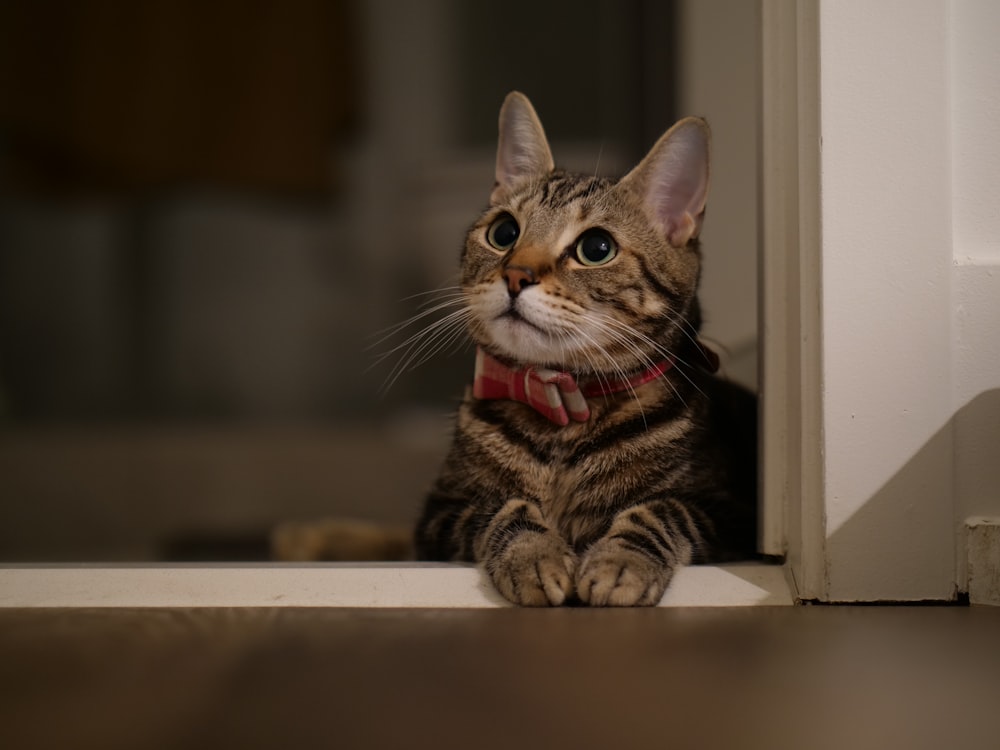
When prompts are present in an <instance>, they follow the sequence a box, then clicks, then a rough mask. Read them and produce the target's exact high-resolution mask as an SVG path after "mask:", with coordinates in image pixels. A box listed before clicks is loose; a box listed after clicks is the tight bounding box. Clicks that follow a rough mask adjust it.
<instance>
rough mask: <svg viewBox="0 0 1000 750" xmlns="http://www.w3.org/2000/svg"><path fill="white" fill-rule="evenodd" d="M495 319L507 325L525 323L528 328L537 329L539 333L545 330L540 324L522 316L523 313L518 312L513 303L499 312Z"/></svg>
mask: <svg viewBox="0 0 1000 750" xmlns="http://www.w3.org/2000/svg"><path fill="white" fill-rule="evenodd" d="M496 319H497V320H498V321H502V322H505V323H507V324H509V325H519V324H520V325H526V326H528V327H529V328H532V329H534V330H536V331H538V332H539V333H545V332H546V331H545V330H544V329H543V328H542V327H541V326H539V325H538V324H536V323H533V322H532V321H530V320H528V319H527V318H526V317H524V315H522V314H521V313H520V312H518V310H517V308H516V307H515V306H514V305H511V306H510V307H508V308H507V309H506V310H505V311H504V312H502V313H500V314H499V315H498V316H497V317H496Z"/></svg>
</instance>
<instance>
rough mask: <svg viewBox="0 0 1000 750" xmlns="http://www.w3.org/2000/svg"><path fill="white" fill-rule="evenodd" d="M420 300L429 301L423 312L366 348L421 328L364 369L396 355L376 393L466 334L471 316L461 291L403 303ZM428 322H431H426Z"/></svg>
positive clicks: (454, 288)
mask: <svg viewBox="0 0 1000 750" xmlns="http://www.w3.org/2000/svg"><path fill="white" fill-rule="evenodd" d="M424 296H429V297H430V298H429V299H427V300H425V301H424V302H423V303H422V304H421V307H422V308H424V309H422V310H421V311H420V312H418V313H417V314H415V315H413V316H411V317H409V318H407V319H406V320H404V321H402V322H401V323H397V324H395V325H393V326H390V327H388V328H386V329H384V330H382V331H380V332H379V333H378V334H376V336H378V338H377V339H376V340H375V341H374V342H373V343H372V344H371V345H370V346H369V347H368V350H371V349H374V348H376V347H379V346H381V345H382V344H385V343H386V342H387V341H390V340H392V339H393V338H394V337H397V336H400V335H401V334H403V333H404V332H406V331H407V330H408V329H410V328H412V327H413V326H415V325H418V324H421V325H422V327H421V328H419V329H418V330H416V331H414V332H413V333H412V334H410V335H409V336H407V337H406V338H405V339H404V340H403V341H401V342H400V343H398V344H396V345H395V346H393V347H391V348H390V349H388V350H386V351H384V352H382V353H381V354H380V355H379V356H377V357H376V358H375V361H374V362H373V363H372V365H371V367H369V368H368V369H369V370H370V369H372V368H373V367H376V366H378V365H380V364H382V363H383V362H385V361H386V360H387V359H389V358H390V357H393V356H394V355H399V358H398V360H397V361H396V362H395V364H394V365H393V366H392V368H391V369H390V371H389V374H388V375H387V376H386V379H385V381H384V382H383V384H382V387H381V388H380V392H381V393H383V394H384V393H385V392H387V391H388V390H389V389H390V388H391V387H392V386H393V384H395V382H396V381H397V380H398V379H399V377H400V376H401V375H402V374H403V373H404V372H406V371H408V370H412V369H415V368H416V367H419V366H420V365H422V364H423V363H424V362H426V361H428V360H429V359H431V358H433V357H435V356H436V355H437V354H439V353H440V352H441V351H442V350H445V349H448V348H449V347H453V346H454V344H455V342H456V341H458V340H460V339H461V338H462V337H463V336H464V334H465V332H466V329H467V324H468V322H469V319H470V317H471V315H472V313H471V311H470V310H469V307H468V304H467V297H466V294H465V292H464V290H462V288H461V287H457V286H448V287H442V288H441V289H436V290H433V291H430V292H423V293H419V294H416V295H411V296H410V297H408V298H407V299H413V298H415V297H424ZM442 313H443V314H442ZM428 318H433V319H432V320H430V321H429V322H427V319H428Z"/></svg>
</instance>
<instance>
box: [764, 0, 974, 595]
mask: <svg viewBox="0 0 1000 750" xmlns="http://www.w3.org/2000/svg"><path fill="white" fill-rule="evenodd" d="M761 8H762V33H763V61H762V63H763V64H762V73H763V82H762V83H763V86H762V90H763V96H762V119H763V122H762V125H763V128H762V131H763V136H762V143H761V148H762V164H763V170H762V173H763V174H762V180H763V194H762V225H763V229H762V244H761V247H762V255H763V259H764V262H763V263H762V269H763V270H762V273H763V276H762V285H763V290H762V342H763V389H762V391H763V394H764V398H763V417H764V424H765V428H764V433H763V434H764V448H763V450H764V488H765V498H767V500H766V504H765V514H764V524H763V540H762V541H763V545H764V549H765V551H769V552H779V551H781V550H782V549H784V550H786V551H787V554H788V560H789V565H790V569H791V571H792V573H793V575H794V578H795V581H796V584H797V588H798V593H799V596H800V597H801V598H803V599H815V600H822V601H879V600H895V601H914V600H924V599H932V600H942V599H951V598H953V597H954V596H955V593H956V570H955V561H956V558H957V557H958V555H957V554H956V547H955V544H956V541H955V540H956V520H955V502H954V478H953V476H952V474H953V471H952V467H953V438H952V432H953V430H952V415H953V398H952V390H951V388H952V386H951V379H952V371H953V365H952V342H951V332H952V316H953V312H952V286H951V278H952V239H951V192H950V191H951V179H950V177H951V174H950V170H951V155H950V140H949V139H950V128H951V113H950V107H949V93H950V90H949V85H950V82H949V61H950V36H949V34H950V30H949V28H950V27H949V20H950V15H949V14H950V6H949V5H948V4H946V3H940V2H938V1H937V0H906V1H905V2H904V1H901V0H897V1H894V2H879V3H870V2H867V0H836V2H829V1H824V0H800V1H799V2H795V0H763V2H762V6H761ZM775 498H780V502H778V501H776V500H775ZM775 506H780V507H778V508H777V509H776V508H775ZM772 511H775V512H772ZM782 511H783V512H782ZM782 530H784V531H785V534H786V535H784V536H783V535H782Z"/></svg>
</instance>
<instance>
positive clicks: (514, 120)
mask: <svg viewBox="0 0 1000 750" xmlns="http://www.w3.org/2000/svg"><path fill="white" fill-rule="evenodd" d="M554 166H555V164H554V163H553V161H552V152H551V151H550V150H549V143H548V140H547V139H546V138H545V130H544V129H543V128H542V123H541V121H540V120H539V119H538V115H536V114H535V110H534V108H533V107H532V106H531V102H530V101H529V100H528V97H526V96H525V95H524V94H521V93H519V92H517V91H512V92H511V93H509V94H508V95H507V98H506V99H504V103H503V106H502V107H501V108H500V139H499V144H498V146H497V166H496V180H497V187H498V188H505V187H508V186H510V185H513V184H515V183H517V182H520V181H521V180H524V179H528V178H531V177H537V176H541V175H544V174H548V173H549V172H551V171H552V169H553V167H554Z"/></svg>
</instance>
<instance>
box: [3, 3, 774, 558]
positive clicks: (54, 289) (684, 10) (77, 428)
mask: <svg viewBox="0 0 1000 750" xmlns="http://www.w3.org/2000/svg"><path fill="white" fill-rule="evenodd" d="M758 47H759V42H758V31H757V7H756V4H755V3H746V2H741V0H673V1H672V2H668V1H664V0H575V1H574V2H566V3H558V2H555V3H538V2H532V1H531V0H505V1H504V2H487V1H486V0H421V2H403V0H372V1H370V2H362V1H361V0H357V1H356V2H349V1H348V0H331V1H330V2H321V1H320V0H282V2H277V1H276V0H275V1H273V2H267V1H266V0H261V1H259V2H240V1H238V0H217V1H216V2H212V3H204V2H195V1H194V0H148V1H147V2H143V3H131V2H124V1H120V2H111V1H110V0H109V1H108V2H98V1H96V0H84V1H82V2H72V1H70V0H61V1H58V0H54V1H52V2H46V3H37V2H31V1H30V0H5V1H4V2H2V3H0V562H4V561H5V562H25V561H36V562H58V561H79V562H88V561H155V560H206V561H207V560H226V559H229V560H257V559H265V558H266V554H267V550H266V544H265V542H266V536H267V532H268V530H269V529H270V528H272V527H273V526H274V525H275V524H276V523H279V522H282V521H285V520H306V519H313V518H322V517H328V516H348V517H360V518H367V519H372V520H376V521H381V522H392V523H407V522H409V521H410V520H411V519H412V518H413V516H414V515H415V514H416V513H417V512H418V510H419V505H420V502H421V499H422V495H423V492H424V491H425V489H426V487H427V485H428V483H429V482H430V480H431V478H432V477H433V475H434V473H435V472H436V470H437V465H438V462H439V460H440V458H441V456H442V454H443V451H444V450H445V448H446V445H447V439H448V434H449V429H450V423H449V419H450V415H451V413H452V412H453V410H454V408H455V406H456V404H457V399H458V398H459V397H460V395H461V393H462V389H463V387H464V385H465V383H466V381H467V379H468V377H469V373H470V369H471V357H470V352H469V350H468V349H467V348H465V349H463V348H460V347H459V348H457V349H456V351H455V352H454V353H452V354H451V355H450V356H449V355H445V354H442V355H439V356H437V357H435V358H434V359H433V360H432V361H430V362H427V363H426V364H424V365H422V366H421V367H419V368H417V369H414V370H412V371H409V372H406V373H404V374H403V375H402V376H401V377H399V378H398V379H396V380H395V382H394V383H393V385H392V387H391V388H390V389H389V390H388V392H387V393H381V387H382V386H383V384H384V382H385V380H386V378H387V377H389V376H390V375H391V373H392V365H393V363H394V362H395V361H397V360H396V359H394V358H392V357H390V358H389V359H388V361H387V362H385V363H382V364H378V363H377V359H378V355H379V353H381V352H385V351H386V350H388V349H391V348H392V346H393V345H395V344H397V343H400V341H401V340H402V338H405V335H404V336H403V337H402V338H401V337H399V336H397V337H396V338H394V339H391V340H389V341H387V342H382V343H377V342H378V341H379V335H378V333H379V331H383V330H384V329H386V328H387V327H389V326H391V325H393V324H395V323H398V322H400V321H403V320H406V319H407V318H409V317H410V316H413V315H415V314H417V313H418V312H419V311H420V304H421V299H424V298H421V297H414V295H418V294H419V293H421V292H426V291H428V290H433V289H436V288H439V287H442V286H446V285H448V284H451V283H454V279H455V272H456V270H457V259H458V252H459V249H460V247H461V245H462V242H463V235H464V230H465V227H466V226H467V225H468V224H469V223H470V222H471V221H472V219H473V218H474V217H475V216H476V214H477V213H478V211H479V210H480V209H481V208H482V207H483V206H484V205H485V203H486V200H487V198H488V195H489V191H490V188H491V186H492V182H493V159H494V146H495V137H496V119H497V112H498V109H499V106H500V103H501V101H502V100H503V97H504V95H505V94H506V93H507V92H508V91H509V90H511V89H519V90H521V91H524V92H525V93H527V94H528V95H529V96H530V97H531V99H532V101H533V102H534V104H535V106H536V108H537V110H538V111H539V114H540V116H541V118H542V120H543V122H544V124H545V127H546V130H547V132H548V135H549V138H550V141H551V143H552V147H553V151H554V154H555V157H556V161H557V163H559V164H560V165H561V166H565V167H568V168H575V169H581V170H584V171H589V172H593V171H599V172H602V173H606V174H620V173H623V172H624V171H627V169H628V168H629V167H630V166H632V165H633V164H634V163H635V162H636V161H637V160H638V159H639V158H641V157H642V155H643V154H644V153H645V152H646V150H647V149H648V148H649V146H651V145H652V143H653V142H654V141H655V139H656V138H657V137H658V136H659V135H660V133H662V132H663V131H664V130H665V129H666V128H667V127H668V126H669V125H670V124H671V123H672V122H673V121H674V119H676V117H678V116H680V115H683V114H700V115H706V116H708V117H709V120H710V123H711V125H712V127H713V133H714V151H713V176H712V179H713V183H712V194H711V197H710V201H709V214H708V216H709V218H708V221H707V224H706V231H705V234H704V236H703V239H704V245H703V246H704V251H705V257H706V270H705V287H704V293H703V306H704V307H705V309H706V317H707V325H706V333H707V334H708V336H709V337H710V338H711V339H712V340H714V341H716V342H717V343H718V344H719V345H720V346H721V347H722V348H723V349H724V350H725V351H726V352H727V357H726V358H725V359H726V362H727V365H726V369H727V371H728V372H729V374H730V375H731V376H732V377H734V378H735V379H738V380H741V381H743V382H745V383H747V384H749V385H750V386H754V385H755V383H756V270H755V269H756V262H757V231H756V227H757V223H756V222H757V215H756V212H757V198H756V195H757V193H756V191H757V161H756V159H757V156H756V154H757V121H756V118H757V99H758V94H757V90H758V89H757V60H758V57H759V50H758ZM414 330H415V329H410V330H409V331H408V333H412V332H413V331H414Z"/></svg>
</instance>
